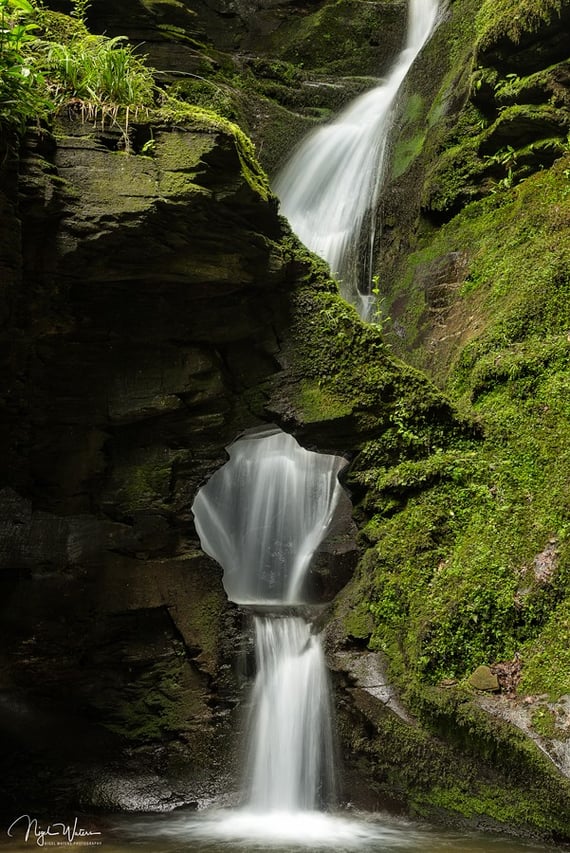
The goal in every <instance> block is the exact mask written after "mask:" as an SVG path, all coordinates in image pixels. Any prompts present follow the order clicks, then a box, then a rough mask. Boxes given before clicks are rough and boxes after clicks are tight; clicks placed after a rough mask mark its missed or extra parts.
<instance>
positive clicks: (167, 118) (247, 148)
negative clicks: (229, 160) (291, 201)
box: [153, 96, 270, 201]
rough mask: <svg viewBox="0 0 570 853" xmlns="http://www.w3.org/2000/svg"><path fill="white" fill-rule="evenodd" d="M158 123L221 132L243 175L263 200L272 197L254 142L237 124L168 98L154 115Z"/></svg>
mask: <svg viewBox="0 0 570 853" xmlns="http://www.w3.org/2000/svg"><path fill="white" fill-rule="evenodd" d="M153 118H154V120H155V121H159V122H164V123H167V124H183V125H191V126H192V127H198V128H200V129H201V130H205V131H207V132H210V133H216V132H219V131H221V132H222V133H225V134H226V135H227V136H229V137H230V138H232V139H233V140H234V142H235V145H236V151H237V154H238V157H239V160H240V164H241V167H242V173H243V176H244V178H245V180H246V181H247V183H248V184H249V186H250V187H251V189H252V190H253V191H254V192H255V193H256V194H257V195H259V196H260V197H261V198H262V199H263V200H265V201H266V200H267V199H268V198H269V195H270V189H269V181H268V179H267V175H266V174H265V173H264V172H263V170H262V169H261V166H260V165H259V163H258V161H257V159H256V157H255V150H254V146H253V143H252V141H251V139H249V137H248V136H246V134H245V133H244V132H243V130H242V129H241V128H240V127H238V125H237V124H234V123H233V122H231V121H229V120H228V119H226V118H223V117H222V116H220V115H218V113H216V112H213V111H212V110H207V109H204V108H203V107H199V106H195V105H194V104H187V103H184V102H182V101H179V100H176V99H175V98H172V97H169V96H167V97H166V98H165V100H164V103H163V105H162V107H161V108H160V109H159V110H157V111H156V113H155V114H154V116H153Z"/></svg>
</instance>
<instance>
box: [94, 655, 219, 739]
mask: <svg viewBox="0 0 570 853" xmlns="http://www.w3.org/2000/svg"><path fill="white" fill-rule="evenodd" d="M129 681H130V683H129V684H128V685H125V686H124V690H123V691H122V693H121V699H120V701H118V702H117V703H108V704H107V703H105V700H102V701H101V702H100V703H98V707H99V708H102V709H104V710H105V711H106V720H107V722H106V723H105V725H106V728H108V729H109V730H110V731H112V732H114V733H115V734H118V735H120V736H121V737H122V738H125V739H126V740H127V741H130V742H135V743H148V742H153V741H158V742H163V741H164V740H168V739H169V738H179V737H180V735H181V734H182V733H184V732H185V731H187V730H188V729H189V728H190V725H191V723H190V721H191V719H192V716H193V715H195V714H198V713H200V711H202V712H203V703H202V701H201V698H202V697H201V696H200V694H199V693H198V692H197V691H196V687H195V685H194V684H193V683H192V679H189V678H188V671H187V663H186V661H185V659H184V651H183V649H182V647H180V649H179V655H178V656H177V657H174V658H171V659H169V660H167V661H166V662H164V661H162V662H160V663H158V664H155V665H152V666H147V667H144V668H142V669H139V671H136V669H135V671H134V672H133V673H132V674H131V676H130V679H129Z"/></svg>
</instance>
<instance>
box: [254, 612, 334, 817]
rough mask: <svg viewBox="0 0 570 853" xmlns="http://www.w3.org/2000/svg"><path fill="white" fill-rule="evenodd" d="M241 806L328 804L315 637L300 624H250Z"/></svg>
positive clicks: (329, 749) (326, 701) (321, 675)
mask: <svg viewBox="0 0 570 853" xmlns="http://www.w3.org/2000/svg"><path fill="white" fill-rule="evenodd" d="M255 644H256V658H257V680H256V683H255V687H254V694H253V703H252V727H251V736H250V744H251V747H252V748H251V753H250V761H249V768H248V774H247V776H248V782H249V785H250V793H249V797H248V803H249V806H250V808H252V809H253V810H255V811H256V812H261V813H263V812H269V811H273V812H275V811H282V812H299V811H302V812H307V811H314V810H315V809H318V808H320V807H322V806H326V805H328V804H330V803H331V801H332V800H333V797H334V788H335V785H334V766H333V756H334V748H333V731H332V725H331V719H332V714H331V708H330V693H329V684H328V677H327V669H326V665H325V661H324V655H323V650H322V646H321V643H320V639H319V637H317V636H315V635H313V634H312V633H311V627H310V625H308V624H307V622H305V620H304V619H300V618H298V617H294V616H288V617H281V618H279V617H277V618H275V617H269V616H263V617H262V616H256V617H255Z"/></svg>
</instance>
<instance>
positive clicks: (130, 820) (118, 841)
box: [0, 810, 554, 853]
mask: <svg viewBox="0 0 570 853" xmlns="http://www.w3.org/2000/svg"><path fill="white" fill-rule="evenodd" d="M59 821H61V819H60V818H57V819H53V820H52V822H51V823H50V822H49V821H47V820H43V819H42V820H39V819H36V818H34V816H22V818H21V819H20V820H19V821H18V822H17V823H16V825H15V826H13V827H12V828H11V830H10V834H11V837H8V834H7V829H6V830H5V831H4V832H3V833H2V836H1V840H0V850H2V851H10V853H12V851H13V853H20V851H24V850H26V851H30V850H37V849H49V850H51V851H53V850H55V849H59V850H64V849H67V850H75V851H77V853H84V851H85V853H86V851H91V850H93V851H101V853H127V851H128V853H136V852H137V851H141V853H244V851H245V853H249V851H251V853H256V851H268V852H269V853H308V851H331V853H332V851H334V853H355V851H362V853H405V851H421V853H438V852H439V851H441V853H455V851H457V853H459V851H461V853H490V851H495V853H533V851H534V852H535V853H538V851H543V853H544V851H546V850H549V849H550V850H552V849H554V848H549V847H547V846H546V845H542V844H539V845H537V844H533V843H526V842H524V841H519V840H516V839H510V838H506V837H504V836H495V835H490V834H486V833H480V832H466V831H451V830H442V829H441V828H434V827H432V826H428V825H423V824H420V823H414V822H411V821H408V820H404V819H398V818H394V817H389V816H387V815H380V814H366V815H363V814H353V813H344V814H338V815H331V814H320V813H315V812H309V813H280V812H271V813H269V814H265V815H256V814H252V813H248V812H245V811H236V810H220V811H207V812H191V813H190V812H183V813H176V814H168V815H140V816H109V815H107V816H96V817H94V816H81V817H71V818H69V817H68V818H66V819H65V820H64V821H63V822H59Z"/></svg>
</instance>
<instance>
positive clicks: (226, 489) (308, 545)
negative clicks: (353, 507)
mask: <svg viewBox="0 0 570 853" xmlns="http://www.w3.org/2000/svg"><path fill="white" fill-rule="evenodd" d="M228 453H229V455H230V462H229V463H228V464H226V465H224V466H223V467H222V468H220V469H219V471H217V472H216V473H215V474H214V475H213V477H212V478H211V479H210V480H209V481H208V483H207V485H206V486H205V487H204V488H202V489H201V490H200V491H199V493H198V495H197V496H196V499H195V501H194V504H193V507H192V509H193V512H194V516H195V519H196V529H197V531H198V535H199V536H200V542H201V543H202V548H203V549H204V551H206V553H207V554H209V555H210V556H211V557H214V559H215V560H217V561H218V563H219V564H220V565H221V566H222V567H223V568H224V587H225V590H226V592H227V594H228V598H230V600H231V601H235V602H236V603H238V604H271V603H273V604H295V603H299V602H300V601H301V600H302V598H301V596H302V591H303V582H304V580H305V575H306V571H307V567H308V565H309V563H310V561H311V557H312V556H313V554H314V552H315V550H316V548H317V546H318V545H319V542H320V541H321V540H322V538H323V536H324V535H325V533H326V531H327V529H328V527H329V525H330V523H331V520H332V516H333V513H334V510H335V507H336V504H337V501H338V499H339V497H340V494H341V493H342V489H341V486H340V484H339V482H338V473H339V471H340V469H341V468H342V467H343V466H344V465H345V461H344V459H341V458H340V457H338V456H328V455H326V454H321V453H309V452H308V451H306V450H304V449H303V448H302V447H300V446H299V444H298V443H297V442H296V441H295V439H294V438H293V437H292V436H290V435H286V433H284V432H281V430H274V431H273V432H269V431H267V430H263V431H261V432H256V431H255V430H253V431H250V432H249V433H246V435H245V436H244V437H243V438H242V439H240V440H239V441H237V442H235V443H234V444H232V445H231V446H230V447H229V448H228Z"/></svg>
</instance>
